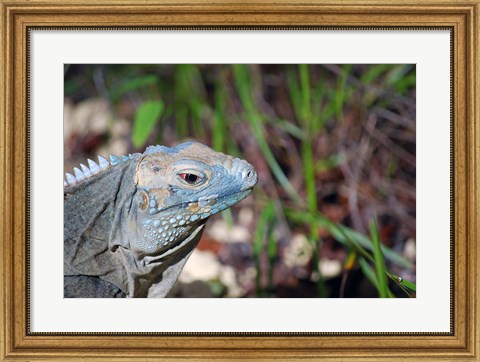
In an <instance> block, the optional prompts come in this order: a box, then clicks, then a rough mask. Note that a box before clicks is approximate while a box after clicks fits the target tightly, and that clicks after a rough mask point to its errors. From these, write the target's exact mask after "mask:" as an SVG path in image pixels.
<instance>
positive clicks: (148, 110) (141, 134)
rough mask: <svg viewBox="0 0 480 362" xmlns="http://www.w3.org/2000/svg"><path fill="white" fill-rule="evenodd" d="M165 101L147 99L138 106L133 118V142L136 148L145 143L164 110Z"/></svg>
mask: <svg viewBox="0 0 480 362" xmlns="http://www.w3.org/2000/svg"><path fill="white" fill-rule="evenodd" d="M163 108H164V106H163V102H162V101H160V100H157V101H147V102H144V103H142V104H141V105H140V107H138V109H137V111H136V112H135V118H134V120H133V131H132V142H133V145H134V146H135V147H136V148H139V147H141V146H143V145H144V143H145V142H146V141H147V138H148V136H150V134H151V132H152V130H153V127H154V126H155V123H156V122H157V120H158V119H159V118H160V116H161V114H162V111H163Z"/></svg>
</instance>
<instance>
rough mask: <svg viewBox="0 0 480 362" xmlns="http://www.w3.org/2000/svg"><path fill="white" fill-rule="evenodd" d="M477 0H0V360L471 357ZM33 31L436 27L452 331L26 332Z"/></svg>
mask: <svg viewBox="0 0 480 362" xmlns="http://www.w3.org/2000/svg"><path fill="white" fill-rule="evenodd" d="M479 6H480V2H479V1H478V0H474V1H466V2H464V3H456V2H449V1H440V2H433V1H427V0H421V1H416V2H414V3H405V2H401V1H398V0H394V1H392V2H388V3H387V2H382V1H375V0H374V1H367V2H364V1H362V2H360V1H355V0H349V1H346V2H319V1H311V0H306V1H288V2H286V1H285V2H284V1H280V2H279V1H273V0H272V1H262V2H259V1H258V2H248V3H232V4H223V3H222V2H221V1H216V0H213V1H196V2H183V1H178V0H175V1H172V2H168V3H166V2H162V1H153V2H151V3H148V5H145V4H143V3H142V4H140V3H137V2H135V1H133V0H125V1H119V2H116V3H112V2H109V1H86V2H83V3H82V4H81V5H79V4H77V3H76V2H73V1H67V0H60V1H46V0H36V1H33V2H29V1H18V2H8V1H2V2H1V8H2V15H3V21H2V23H1V26H2V38H1V49H2V54H3V55H4V56H3V57H2V58H3V59H2V63H1V64H2V65H1V67H2V71H1V77H2V78H1V93H0V94H1V98H2V102H1V106H0V107H1V110H2V112H1V114H2V122H1V123H0V134H1V135H2V139H1V142H0V155H1V158H0V170H4V173H3V176H4V177H2V178H1V181H0V182H1V187H0V201H1V205H2V206H1V207H2V225H3V226H4V227H3V228H2V247H1V249H0V257H1V260H2V264H1V265H2V280H1V282H2V286H3V287H2V288H1V289H0V298H1V300H2V304H1V312H2V313H1V317H0V324H1V325H2V328H1V329H0V337H1V339H0V342H1V352H0V361H13V360H38V361H42V360H43V361H45V360H50V359H53V360H55V359H56V360H69V361H77V360H78V361H80V360H89V361H95V360H98V361H100V360H102V361H105V360H112V361H116V360H125V359H128V360H131V361H140V360H142V361H146V360H149V361H150V360H151V361H156V360H178V359H183V358H189V359H195V360H200V359H201V360H204V359H215V358H217V359H218V358H220V359H253V360H258V359H274V358H277V359H278V358H281V359H284V360H303V359H322V360H323V359H325V360H338V359H342V360H352V361H353V360H385V359H402V360H410V359H411V360H417V359H420V358H423V359H428V360H438V361H442V360H443V361H447V360H452V359H455V360H465V361H469V360H471V361H478V360H480V352H479V350H480V337H479V334H480V330H479V326H480V323H479V322H480V321H479V317H478V315H479V307H480V304H479V286H478V285H479V282H480V281H479V278H478V273H479V270H478V267H479V263H478V260H480V248H479V245H478V242H479V233H478V224H479V223H478V216H479V207H478V200H479V197H480V190H479V188H478V174H479V172H480V169H479V162H480V160H479V156H480V152H479V145H480V130H479V126H478V120H479V116H480V107H479V101H478V99H479V98H478V95H479V94H480V76H479V71H480V66H479V64H480V59H479V44H480V41H479V31H478V29H479V25H480V24H479V22H478V18H479V16H480V11H479ZM33 27H36V28H41V27H45V28H50V27H54V28H58V29H61V28H78V29H80V28H83V29H93V30H94V29H99V28H102V29H106V28H121V27H130V28H139V29H147V28H158V27H165V28H171V29H224V30H229V29H247V28H248V29H268V30H272V31H274V30H275V29H282V28H298V29H300V28H307V27H324V28H329V27H330V28H339V29H359V30H363V29H407V28H409V29H413V28H418V29H428V28H431V29H437V28H444V29H449V30H450V31H451V34H452V35H451V39H452V44H451V46H452V49H451V50H452V100H451V105H452V115H451V116H452V129H453V132H452V140H451V142H452V154H451V161H452V165H453V170H452V183H451V185H452V190H451V191H452V193H451V198H452V200H451V203H452V208H453V210H454V213H453V216H454V219H453V220H452V225H453V228H452V240H453V242H454V245H453V249H452V250H453V253H452V255H451V257H452V260H453V263H452V265H453V270H452V272H451V285H452V286H453V293H452V310H451V320H452V325H451V331H450V332H449V333H429V334H422V333H383V334H382V333H309V332H300V333H253V332H252V333H242V332H237V333H213V332H211V333H210V332H208V333H183V332H177V333H164V334H152V333H121V332H118V333H98V332H97V333H43V332H36V333H33V332H31V331H30V325H29V318H28V316H29V314H30V312H31V311H30V309H29V303H28V293H27V289H28V282H29V277H28V272H29V267H28V265H29V258H30V250H29V243H28V240H29V237H30V235H29V232H30V230H29V227H28V223H29V207H30V204H29V198H28V185H29V183H28V172H29V171H28V170H29V167H30V154H29V147H28V145H29V141H30V140H29V137H30V135H29V132H28V120H29V118H28V117H29V108H28V105H29V73H28V56H27V54H28V46H29V44H28V32H29V29H31V28H33ZM453 195H455V197H453Z"/></svg>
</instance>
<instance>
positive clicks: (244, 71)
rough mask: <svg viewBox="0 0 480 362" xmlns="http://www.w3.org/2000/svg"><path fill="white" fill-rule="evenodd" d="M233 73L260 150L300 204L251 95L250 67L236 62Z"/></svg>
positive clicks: (282, 183)
mask: <svg viewBox="0 0 480 362" xmlns="http://www.w3.org/2000/svg"><path fill="white" fill-rule="evenodd" d="M233 73H234V78H235V86H236V89H237V92H238V95H239V97H240V101H241V103H242V106H243V107H244V109H245V112H246V114H247V117H246V118H247V121H248V122H249V123H250V127H251V128H252V132H253V135H254V137H255V139H256V141H257V143H258V146H259V147H260V151H261V152H262V154H263V157H265V160H266V161H267V163H268V166H269V167H270V169H271V170H272V173H273V174H274V176H275V178H276V179H277V180H278V182H279V183H280V185H281V186H282V188H283V189H284V190H285V192H286V193H287V194H288V195H289V196H290V198H292V200H294V201H295V202H297V203H298V204H302V203H303V201H302V199H301V197H300V196H299V195H298V193H297V191H296V190H295V189H294V188H293V186H292V184H291V183H290V181H289V180H288V178H287V176H286V175H285V173H284V172H283V170H282V168H281V167H280V165H279V164H278V162H277V160H276V159H275V156H274V155H273V153H272V151H271V150H270V147H269V146H268V142H267V139H266V136H265V130H264V127H263V123H264V120H263V117H262V115H261V114H260V112H258V111H257V109H256V107H255V104H254V102H253V99H252V96H251V93H252V92H251V87H250V82H249V79H250V74H249V72H248V68H247V66H246V65H244V64H235V65H234V66H233Z"/></svg>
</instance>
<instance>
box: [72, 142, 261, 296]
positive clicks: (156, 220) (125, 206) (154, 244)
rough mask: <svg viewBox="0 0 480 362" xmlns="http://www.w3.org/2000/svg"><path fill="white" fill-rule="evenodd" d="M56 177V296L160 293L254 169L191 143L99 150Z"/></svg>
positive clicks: (248, 187) (241, 192) (244, 191)
mask: <svg viewBox="0 0 480 362" xmlns="http://www.w3.org/2000/svg"><path fill="white" fill-rule="evenodd" d="M73 173H74V174H70V173H67V174H66V180H65V181H64V297H66V298H93V297H96V298H122V297H128V298H130V297H140V298H142V297H165V296H166V294H167V293H168V292H169V290H170V289H171V288H172V287H173V285H174V284H175V282H176V280H177V278H178V275H179V274H180V271H181V270H182V268H183V266H184V265H185V263H186V261H187V259H188V257H189V256H190V254H191V253H192V251H193V249H194V248H195V246H196V245H197V244H198V242H199V240H200V237H201V235H202V232H203V228H204V225H205V222H206V221H207V219H208V218H209V217H210V216H212V215H214V214H216V213H218V212H220V211H222V210H225V209H227V208H228V207H230V206H232V205H234V204H236V203H237V202H239V201H240V200H242V199H244V198H245V197H247V196H248V195H249V194H250V193H251V192H252V188H253V187H254V186H255V184H256V183H257V173H256V171H255V169H254V168H253V166H252V165H250V164H249V163H248V162H246V161H244V160H240V159H238V158H233V157H232V156H228V155H225V154H223V153H219V152H215V151H214V150H212V149H211V148H209V147H207V146H205V145H203V144H201V143H197V142H187V143H182V144H179V145H177V146H176V147H172V148H170V147H165V146H149V147H147V149H146V150H145V152H144V153H143V154H140V153H135V154H130V155H128V156H121V157H117V156H113V155H112V156H110V159H109V161H107V160H106V159H105V158H103V157H101V156H99V157H98V163H96V162H94V161H92V160H88V166H86V165H84V164H80V168H77V167H75V168H74V172H73Z"/></svg>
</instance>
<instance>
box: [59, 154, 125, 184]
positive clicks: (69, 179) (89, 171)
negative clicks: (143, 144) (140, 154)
mask: <svg viewBox="0 0 480 362" xmlns="http://www.w3.org/2000/svg"><path fill="white" fill-rule="evenodd" d="M109 159H110V160H109V161H107V159H106V158H104V157H102V156H98V163H96V162H95V161H92V160H91V159H88V160H87V163H88V166H85V165H84V164H83V163H81V164H80V168H78V167H74V168H73V173H74V175H72V174H71V173H68V172H67V173H66V174H65V180H64V181H63V186H64V187H67V186H73V185H77V184H78V183H80V182H81V181H83V180H85V179H87V178H89V177H92V176H94V175H97V174H99V173H100V172H102V171H104V170H106V169H108V168H110V167H111V166H115V165H118V164H119V163H121V162H124V161H127V160H131V159H133V155H132V154H129V155H128V156H124V155H122V156H120V157H118V156H115V155H110V157H109Z"/></svg>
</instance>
